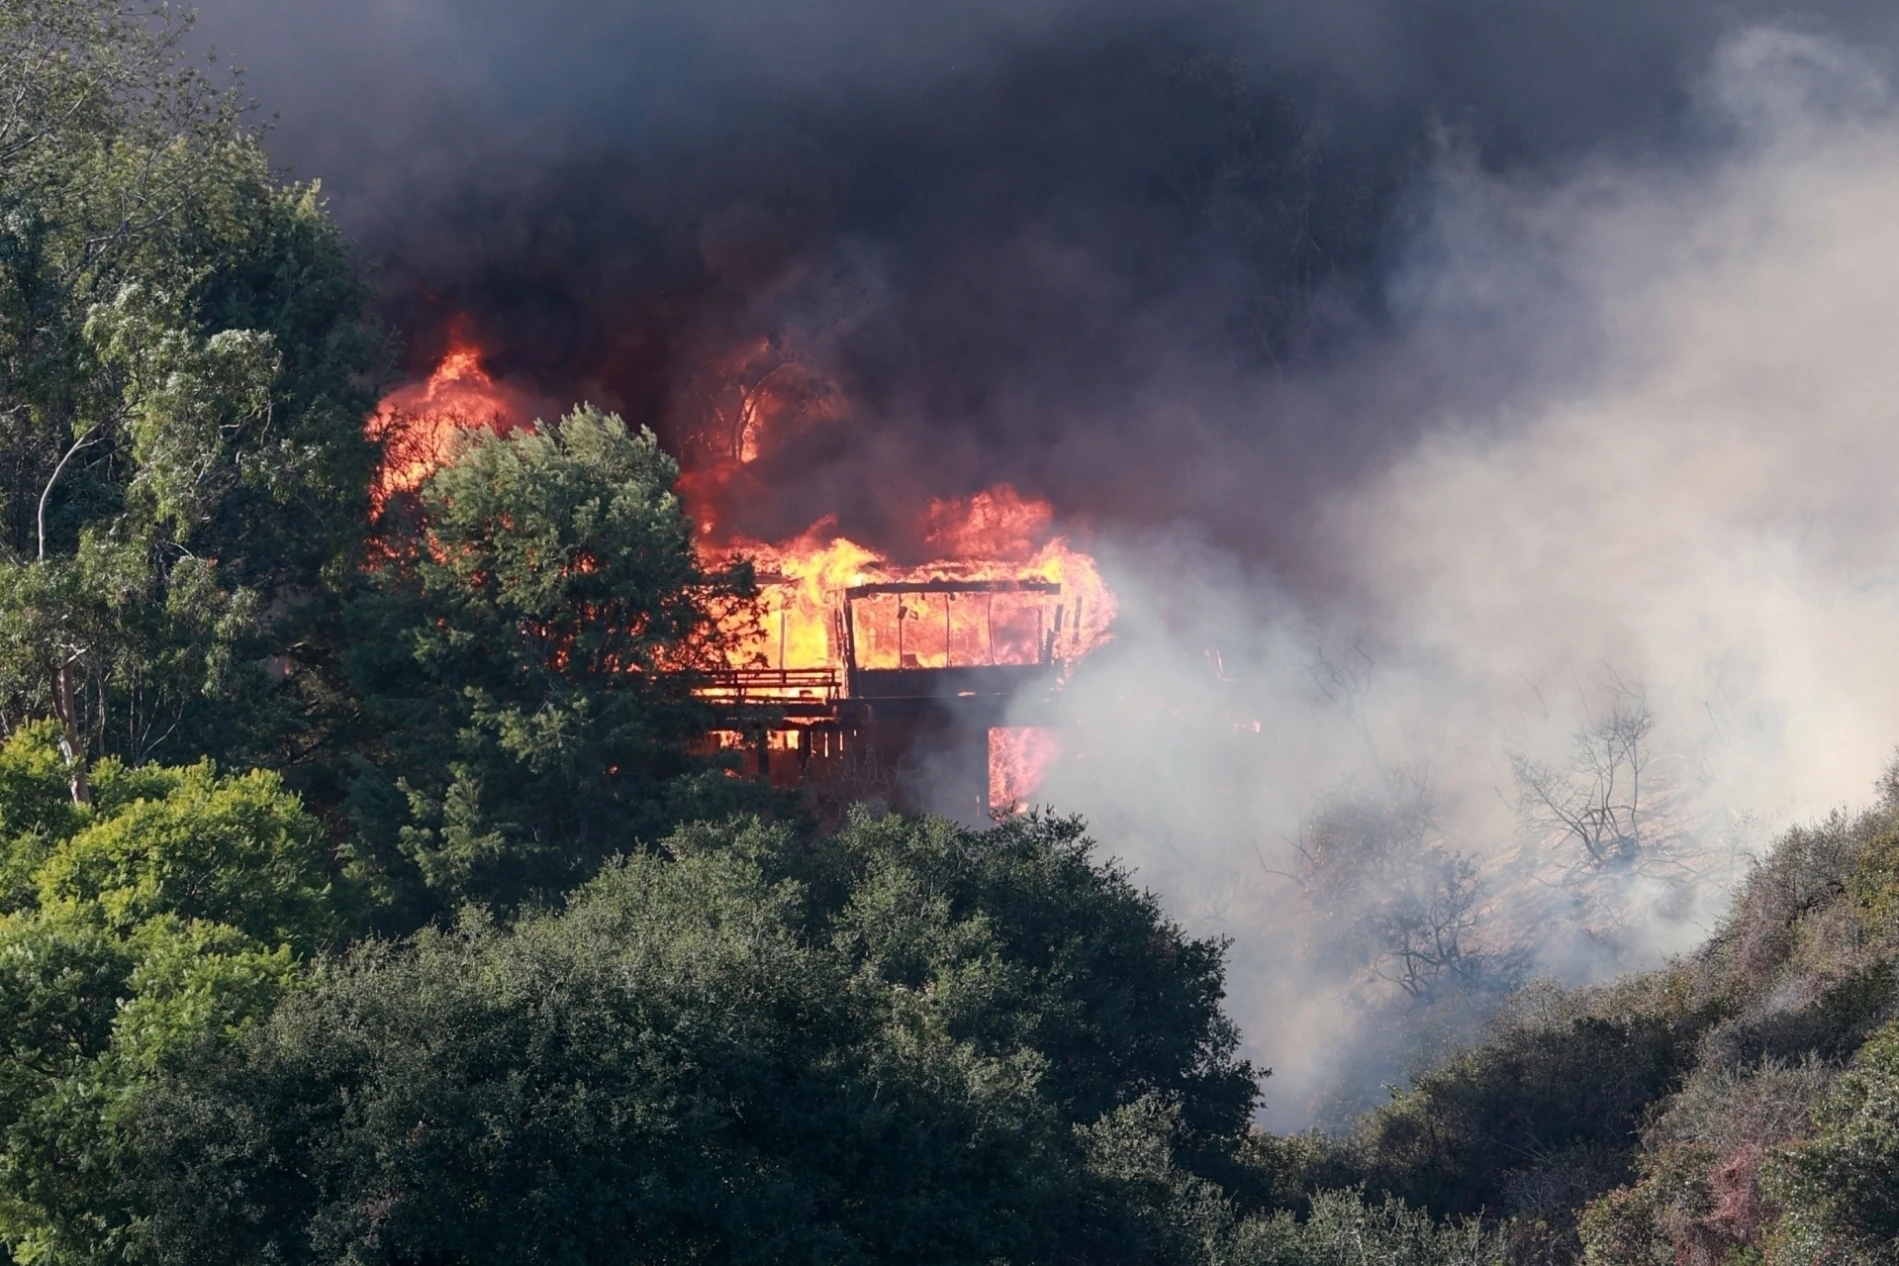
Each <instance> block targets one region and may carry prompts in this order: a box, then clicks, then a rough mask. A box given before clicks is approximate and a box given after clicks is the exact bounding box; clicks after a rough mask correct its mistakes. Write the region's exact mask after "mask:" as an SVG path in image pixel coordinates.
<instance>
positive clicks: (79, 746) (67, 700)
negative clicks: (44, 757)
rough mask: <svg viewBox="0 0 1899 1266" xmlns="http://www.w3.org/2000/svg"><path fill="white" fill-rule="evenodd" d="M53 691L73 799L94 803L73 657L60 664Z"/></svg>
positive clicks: (60, 743) (84, 802)
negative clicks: (76, 702) (87, 770)
mask: <svg viewBox="0 0 1899 1266" xmlns="http://www.w3.org/2000/svg"><path fill="white" fill-rule="evenodd" d="M53 694H54V707H55V709H56V710H57V711H58V712H59V727H60V731H61V733H60V740H59V750H60V753H61V754H62V755H64V756H65V758H66V768H67V769H68V770H69V771H70V772H71V775H72V791H73V803H74V804H91V803H92V783H91V781H90V780H89V779H88V778H87V777H86V738H85V731H84V730H83V729H81V728H80V724H79V709H78V707H77V706H76V705H75V703H74V700H73V661H72V660H67V661H66V662H65V663H63V664H61V665H60V666H59V677H58V679H57V681H56V682H55V689H54V692H53Z"/></svg>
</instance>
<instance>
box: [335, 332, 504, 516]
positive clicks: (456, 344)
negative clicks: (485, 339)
mask: <svg viewBox="0 0 1899 1266" xmlns="http://www.w3.org/2000/svg"><path fill="white" fill-rule="evenodd" d="M532 416H533V415H532V406H531V404H530V402H529V400H528V398H527V397H526V396H525V395H523V394H522V393H521V392H518V391H515V390H513V389H511V388H509V387H507V386H504V385H503V384H501V383H497V382H496V381H495V380H494V378H493V376H492V375H490V374H489V372H488V370H487V368H486V366H484V365H483V363H482V351H481V348H480V347H478V346H477V345H476V344H475V342H474V341H473V340H472V339H471V338H470V337H469V335H468V333H467V327H466V324H465V323H464V322H462V321H459V320H458V321H456V322H455V323H454V325H453V326H452V327H451V333H450V336H449V347H448V351H447V352H445V353H444V354H443V356H442V359H441V361H440V362H439V363H438V364H437V365H436V366H435V369H434V372H432V373H431V374H429V376H428V377H427V378H426V379H424V380H423V381H421V382H415V383H409V384H406V385H405V386H401V387H398V388H396V389H395V390H394V391H391V392H390V393H389V394H388V395H386V396H384V397H383V398H382V402H381V403H380V404H378V405H377V406H376V412H375V413H374V414H372V415H371V416H370V419H369V423H368V426H367V428H366V429H367V432H368V434H369V438H370V439H372V440H374V441H376V442H377V443H378V444H380V445H381V446H382V450H383V460H382V466H381V468H380V469H378V470H377V472H376V478H375V480H374V482H373V483H372V484H371V485H370V503H371V505H372V506H373V507H374V508H375V510H376V511H378V512H380V511H381V510H382V507H383V506H384V505H385V504H386V503H387V502H388V500H389V498H390V497H392V496H394V495H396V494H397V493H403V492H413V491H414V490H415V489H416V488H418V487H420V486H421V484H422V482H423V480H425V479H427V478H428V477H429V475H430V474H431V473H433V472H434V471H435V470H436V469H437V468H438V467H440V466H441V465H442V463H443V462H445V461H446V460H448V455H449V453H450V451H451V450H452V449H453V447H454V444H455V437H456V436H457V435H458V434H460V433H461V432H463V431H468V430H479V429H483V428H485V429H487V430H490V431H493V432H495V433H496V434H498V435H505V434H507V433H508V432H509V431H512V430H516V429H520V428H525V427H529V426H531V425H532V424H533V423H532Z"/></svg>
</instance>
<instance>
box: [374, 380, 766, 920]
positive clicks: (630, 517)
mask: <svg viewBox="0 0 1899 1266" xmlns="http://www.w3.org/2000/svg"><path fill="white" fill-rule="evenodd" d="M677 476H678V468H677V467H676V466H675V465H674V463H673V461H672V459H671V458H669V457H667V456H666V454H665V453H663V452H662V451H661V450H660V448H659V445H658V443H657V441H656V440H655V439H654V438H653V435H652V432H650V431H645V430H641V431H634V430H632V429H631V428H629V427H628V426H627V425H626V423H625V422H623V421H621V420H620V418H619V417H618V416H616V415H613V414H609V413H602V412H600V411H599V410H597V409H593V408H581V409H577V410H575V411H574V412H572V413H570V414H568V415H567V416H566V417H565V418H562V419H560V420H559V421H557V422H553V423H547V424H542V425H541V426H539V427H538V429H536V430H533V431H522V432H516V433H514V434H511V435H508V436H506V437H501V436H495V435H492V434H489V433H487V432H470V433H467V434H466V435H465V437H464V439H463V440H462V441H461V443H460V446H459V448H458V449H457V451H456V452H455V453H454V454H453V456H452V458H451V460H450V461H449V462H448V463H447V464H446V465H444V466H443V467H442V468H441V469H440V470H438V471H436V472H435V473H434V474H433V475H431V476H430V478H429V479H428V480H427V481H426V482H425V483H424V484H423V485H422V488H421V489H420V494H419V497H418V498H417V499H416V502H415V504H414V505H413V506H398V507H396V508H395V509H394V510H392V511H391V513H390V514H388V515H386V516H385V518H384V535H383V538H382V547H383V550H384V554H383V556H382V557H381V558H380V560H379V561H378V563H377V565H376V567H375V569H374V571H373V573H372V577H371V579H372V587H371V590H370V592H369V593H367V594H366V595H365V596H364V597H363V598H362V599H361V600H360V601H359V602H357V603H356V604H355V605H354V607H353V608H352V611H351V649H350V660H349V663H350V668H351V674H352V681H353V682H354V684H355V686H356V688H357V690H358V691H359V692H360V694H361V696H362V698H363V699H364V700H365V707H366V709H367V713H368V715H369V717H370V719H371V721H372V723H373V724H374V725H375V726H376V727H377V732H376V734H375V736H374V738H373V740H372V741H371V742H370V743H369V744H368V746H367V747H366V749H365V751H364V754H363V756H362V758H361V760H360V762H359V765H358V773H357V777H356V780H355V784H354V787H353V789H352V792H351V797H352V808H353V811H354V815H355V821H356V823H357V825H358V827H359V829H360V831H361V832H362V837H363V841H364V849H365V853H364V862H365V867H366V869H367V870H369V871H370V872H372V873H375V874H377V875H378V876H379V877H380V878H382V879H383V880H384V881H385V882H388V883H390V884H391V885H392V891H393V892H394V894H395V895H397V896H401V895H403V892H404V889H403V887H402V886H403V885H404V884H408V885H409V886H410V889H411V890H413V889H414V885H415V884H416V883H418V882H419V883H420V884H421V885H424V886H426V890H427V891H428V892H429V893H431V894H433V895H432V896H430V897H428V898H426V899H424V898H416V900H418V901H419V902H420V904H421V905H422V907H423V908H441V905H442V903H443V902H444V901H446V902H450V903H453V902H456V901H460V900H463V899H475V900H480V901H488V902H497V903H500V904H501V905H503V906H513V905H516V904H518V903H520V902H522V901H524V900H532V899H540V900H548V899H552V898H554V897H556V896H557V895H558V894H559V893H560V892H562V891H564V890H565V889H566V888H567V887H568V886H570V885H571V884H572V883H574V882H575V881H576V880H577V879H579V878H582V877H584V876H585V875H587V874H590V873H592V871H593V869H594V868H596V867H597V866H598V865H599V863H600V861H601V860H602V859H604V858H606V857H608V856H611V855H613V854H615V853H619V852H624V851H625V850H627V849H628V848H631V847H633V846H634V844H635V842H636V841H637V840H638V839H640V838H642V837H644V838H648V839H653V838H657V837H658V835H660V834H663V833H664V832H665V831H666V830H667V829H670V827H671V826H672V825H673V824H674V823H676V822H678V821H680V820H682V819H683V818H685V817H687V816H691V815H692V814H693V813H695V812H698V813H703V812H705V811H707V810H708V809H710V808H715V807H717V806H718V805H719V804H721V803H729V801H730V794H731V793H732V792H734V791H736V790H738V789H737V788H735V787H733V786H732V785H731V780H728V779H724V778H722V777H719V776H717V775H710V776H708V774H707V767H706V764H705V762H703V761H698V760H695V759H694V758H692V757H691V756H690V755H689V753H688V751H687V747H688V743H689V742H690V740H692V739H693V738H694V737H696V736H697V735H699V734H701V733H703V732H704V730H705V729H706V727H707V726H708V724H709V722H710V719H711V714H710V713H709V712H708V711H707V709H706V708H705V707H704V706H702V705H701V704H700V703H699V702H698V701H697V700H696V699H695V697H694V695H693V688H694V686H695V685H697V684H698V683H699V682H700V681H702V680H703V676H702V674H703V672H704V671H705V670H707V669H709V668H712V667H714V666H716V665H718V664H720V663H722V662H723V648H724V646H725V639H726V637H727V636H728V634H729V632H730V627H731V624H730V622H731V621H732V620H733V619H740V620H742V619H743V618H744V614H745V611H746V610H747V603H748V601H749V599H750V597H751V594H752V584H751V576H750V572H749V571H748V570H746V569H743V568H740V569H735V570H731V571H719V572H713V571H708V570H707V569H705V568H703V567H702V566H701V565H700V563H699V561H698V559H697V557H696V555H695V554H694V551H693V547H692V535H691V532H692V529H691V523H690V521H689V520H688V519H687V518H686V516H685V514H684V512H683V510H682V508H681V506H680V503H679V499H678V497H677V496H676V495H675V494H674V492H673V482H674V480H675V479H676V478H677ZM409 895H410V896H411V897H413V896H414V892H413V891H411V892H410V894H409Z"/></svg>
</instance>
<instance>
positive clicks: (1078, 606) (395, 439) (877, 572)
mask: <svg viewBox="0 0 1899 1266" xmlns="http://www.w3.org/2000/svg"><path fill="white" fill-rule="evenodd" d="M769 351H770V348H769V346H768V345H767V346H763V347H762V349H761V348H745V349H740V351H738V352H734V353H733V355H732V356H731V357H729V358H727V359H728V360H729V361H730V364H726V363H725V362H724V361H721V362H720V365H721V366H723V367H724V368H726V369H727V370H729V371H730V373H731V375H732V379H733V381H732V383H731V384H730V385H728V386H725V387H717V388H715V389H709V390H708V392H707V395H708V396H709V397H710V398H711V399H713V400H714V402H715V403H716V404H717V405H718V406H719V407H717V408H710V410H709V412H707V414H706V417H705V418H702V419H700V421H702V422H707V423H708V425H709V427H710V429H711V430H712V431H713V432H714V435H713V436H712V438H711V440H710V442H706V432H705V430H703V429H702V430H701V431H700V432H699V433H698V437H699V440H700V442H699V443H698V444H688V445H686V446H685V448H686V451H687V453H688V460H689V461H692V462H694V463H696V464H695V465H692V466H689V467H688V468H687V469H686V470H685V472H684V474H683V475H682V478H681V479H680V491H681V494H682V495H683V496H684V497H685V499H686V502H687V505H688V509H689V511H690V512H691V514H692V517H693V519H694V521H695V522H696V523H697V524H698V527H699V540H700V551H701V554H702V555H703V557H704V558H705V561H706V562H707V563H708V564H709V565H715V566H720V567H723V566H727V565H729V564H731V563H734V562H738V561H741V560H745V561H750V562H751V563H752V565H753V567H754V569H755V572H756V575H757V579H758V586H759V595H758V617H759V618H758V619H757V621H756V623H755V624H754V625H753V626H752V628H751V630H750V631H749V633H748V634H747V635H746V636H744V637H743V638H741V640H740V642H739V644H738V645H737V646H735V647H734V648H733V650H732V652H731V654H730V656H729V660H728V663H727V666H726V667H725V669H724V670H723V671H721V672H718V673H716V674H714V676H713V678H712V680H711V681H710V682H709V683H708V684H707V685H706V686H705V687H704V689H703V690H702V692H701V694H702V697H704V698H705V699H707V700H708V701H709V702H711V703H713V704H715V705H716V706H717V707H718V709H719V712H720V714H721V718H722V719H721V722H720V728H718V729H715V730H714V731H712V732H711V733H709V734H708V735H707V736H706V742H707V744H708V746H709V747H713V748H718V749H725V750H729V751H732V752H734V753H736V754H737V755H738V757H739V771H740V772H741V773H742V774H744V775H747V776H753V777H760V778H768V779H770V780H771V781H773V782H774V783H778V784H780V785H794V784H798V783H804V782H818V783H827V784H840V785H848V788H849V790H851V791H852V792H853V793H856V794H863V793H864V792H865V791H866V789H867V787H868V789H869V790H871V791H873V792H884V793H888V794H890V795H891V796H893V797H894V798H896V799H899V800H918V799H919V798H920V796H921V794H922V793H923V789H922V788H919V787H917V786H915V785H913V784H914V783H915V779H914V778H912V777H909V775H911V774H913V773H914V772H915V771H916V769H917V768H918V763H919V762H923V763H925V764H928V765H929V766H930V782H932V783H933V784H935V786H934V788H933V789H932V790H931V792H930V799H931V800H932V802H933V807H938V808H945V809H948V810H950V811H952V812H957V813H961V814H964V815H965V816H970V817H976V816H982V815H987V814H991V813H996V812H1009V811H1012V810H1013V809H1014V808H1015V807H1017V806H1019V805H1021V804H1023V803H1025V802H1026V801H1027V800H1028V798H1029V797H1030V796H1032V795H1033V794H1034V792H1035V790H1036V788H1037V787H1038V786H1039V785H1040V783H1041V781H1042V779H1043V777H1044V776H1045V775H1046V774H1047V772H1048V769H1049V767H1050V766H1051V765H1052V763H1053V762H1054V760H1055V759H1056V757H1057V755H1058V753H1059V746H1058V744H1057V743H1056V742H1055V741H1054V739H1053V738H1052V736H1051V735H1049V734H1048V733H1047V732H1046V730H1045V729H1043V728H1041V727H1034V726H1023V725H1020V724H1014V725H1010V724H1007V723H1008V722H1009V721H1011V720H1018V721H1019V719H1020V717H1019V715H1018V714H1019V713H1021V712H1022V711H1023V709H1024V707H1025V706H1026V708H1027V710H1028V711H1030V712H1033V711H1034V705H1035V704H1037V703H1043V704H1046V703H1048V702H1051V701H1052V698H1053V695H1054V694H1055V693H1056V692H1057V691H1059V690H1060V688H1061V686H1062V684H1063V682H1064V681H1065V680H1066V679H1067V676H1068V675H1069V673H1070V672H1072V671H1073V669H1074V667H1075V665H1076V664H1078V663H1079V662H1080V661H1081V660H1082V659H1083V658H1085V657H1086V656H1088V655H1089V654H1090V653H1092V652H1093V651H1095V650H1097V649H1099V648H1100V647H1101V646H1102V645H1104V644H1105V643H1106V642H1107V640H1108V638H1109V627H1110V625H1111V624H1112V623H1113V620H1114V614H1115V600H1114V595H1113V593H1112V592H1111V591H1110V590H1109V589H1108V587H1107V585H1106V584H1105V583H1104V582H1103V581H1102V578H1101V574H1100V572H1099V570H1098V568H1097V567H1096V565H1095V561H1094V559H1093V558H1092V557H1090V556H1089V555H1088V554H1086V553H1084V552H1082V551H1080V550H1078V549H1076V548H1074V546H1073V545H1072V544H1071V543H1070V541H1069V539H1068V538H1067V537H1066V536H1063V535H1061V534H1059V533H1058V532H1057V531H1056V527H1055V516H1054V510H1053V507H1052V506H1051V505H1050V504H1049V503H1048V502H1047V501H1044V500H1040V499H1036V498H1030V497H1024V496H1022V495H1021V494H1020V493H1019V492H1017V491H1016V489H1015V488H1014V487H1012V486H1010V485H1008V484H1000V485H997V486H995V487H993V488H990V489H988V490H986V491H983V492H979V493H977V494H975V495H974V496H971V497H967V498H961V499H937V500H933V501H931V502H930V503H929V504H928V505H927V506H926V507H925V508H924V510H923V511H922V513H921V514H920V515H919V516H918V521H917V524H916V529H917V534H918V537H919V539H921V540H923V541H924V542H926V543H927V544H928V546H929V547H930V548H931V549H932V550H933V551H934V552H936V553H937V555H938V556H937V557H935V558H934V559H932V560H931V561H928V562H925V563H922V564H917V565H904V564H900V563H898V562H895V561H893V560H892V559H891V558H890V557H889V556H888V555H887V554H886V553H884V552H882V551H880V550H877V549H874V548H872V547H870V546H867V545H863V544H860V543H858V542H856V541H853V540H851V539H850V538H849V537H847V536H845V535H844V534H843V533H842V532H841V531H840V530H839V529H838V525H837V521H836V519H835V517H826V518H824V519H821V520H820V521H818V522H817V523H815V524H813V525H811V526H810V527H809V528H808V529H806V530H805V531H804V532H802V533H800V534H799V535H797V536H796V537H793V538H791V539H789V540H784V541H779V542H767V541H758V540H751V539H747V538H745V537H742V536H736V535H728V534H725V533H723V532H722V531H721V523H720V519H719V516H718V512H717V509H716V507H717V506H719V505H720V504H722V503H723V501H724V500H725V498H726V497H727V496H729V495H731V494H732V492H733V490H734V488H735V487H736V486H738V485H739V484H740V481H742V480H747V479H748V477H749V475H750V473H751V472H750V471H748V470H747V468H748V467H750V466H752V465H753V463H754V462H755V461H756V460H757V458H758V456H759V454H760V452H761V451H763V446H764V445H766V444H767V443H770V442H776V441H777V440H778V438H779V434H778V431H777V430H775V429H774V428H789V429H796V428H798V427H801V426H809V425H814V424H817V423H822V422H826V421H831V420H835V418H836V417H837V416H838V413H837V409H836V405H835V391H834V389H832V388H831V387H830V386H829V385H828V384H825V383H823V382H822V381H821V380H819V379H816V378H814V376H813V374H812V373H811V371H810V370H809V369H808V368H807V367H802V366H797V365H792V364H791V363H790V362H784V363H778V362H771V363H769V364H768V365H767V366H766V367H765V368H763V369H761V368H760V361H761V358H764V360H765V361H770V357H769V356H768V355H767V353H769ZM788 367H789V368H788ZM792 369H795V370H797V372H795V373H794V372H790V370H792ZM535 408H536V401H535V399H534V397H532V396H531V395H529V394H528V393H526V392H523V391H521V390H519V389H517V388H515V387H513V386H511V385H509V384H508V383H506V382H505V381H501V380H498V379H497V378H496V377H495V376H494V375H493V374H491V373H490V372H489V370H488V369H487V367H486V365H485V363H484V356H483V352H482V349H481V348H480V346H479V345H478V344H477V343H476V342H475V341H474V339H473V338H472V337H471V336H470V335H469V333H468V330H467V328H466V325H465V324H462V323H457V325H456V326H455V327H454V331H453V336H452V337H451V340H450V344H449V348H448V350H447V352H446V353H445V354H444V355H443V357H442V359H441V361H440V362H439V363H438V364H437V365H436V367H435V369H434V370H433V372H432V373H431V374H430V375H429V376H428V378H427V379H425V380H423V381H421V382H417V383H413V384H409V385H405V386H403V387H400V388H398V389H397V390H395V391H393V392H391V393H390V394H389V395H388V396H387V397H385V398H384V400H383V403H382V407H381V408H379V409H378V411H377V412H376V414H375V415H374V417H373V418H372V419H371V421H370V424H369V433H370V436H371V438H373V439H375V440H377V441H378V442H379V443H380V444H382V446H383V450H384V459H383V466H382V469H381V472H380V474H379V477H378V478H377V480H376V483H375V486H374V489H373V494H372V495H373V500H374V504H375V506H376V508H377V509H378V511H380V509H381V507H382V506H383V505H384V504H385V503H386V502H387V501H388V499H389V498H390V497H392V496H395V495H398V494H400V493H405V492H409V491H412V490H414V489H415V488H416V487H418V486H419V485H420V484H421V483H422V482H423V480H425V479H426V478H427V477H428V475H429V473H430V472H431V471H432V470H434V469H435V468H436V467H438V466H439V465H440V464H441V463H442V462H443V461H445V460H446V459H447V456H448V454H449V452H450V449H451V446H452V444H453V442H454V437H455V436H456V435H457V434H458V433H459V432H461V431H464V430H468V429H477V428H486V429H489V430H492V431H495V432H497V433H506V432H508V431H511V430H515V429H519V428H523V427H531V426H532V425H533V418H534V417H535V412H534V410H535ZM745 487H746V490H747V491H752V490H753V485H752V484H750V483H749V482H748V483H746V484H745ZM972 748H976V749H980V750H978V751H972V750H970V749H972Z"/></svg>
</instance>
